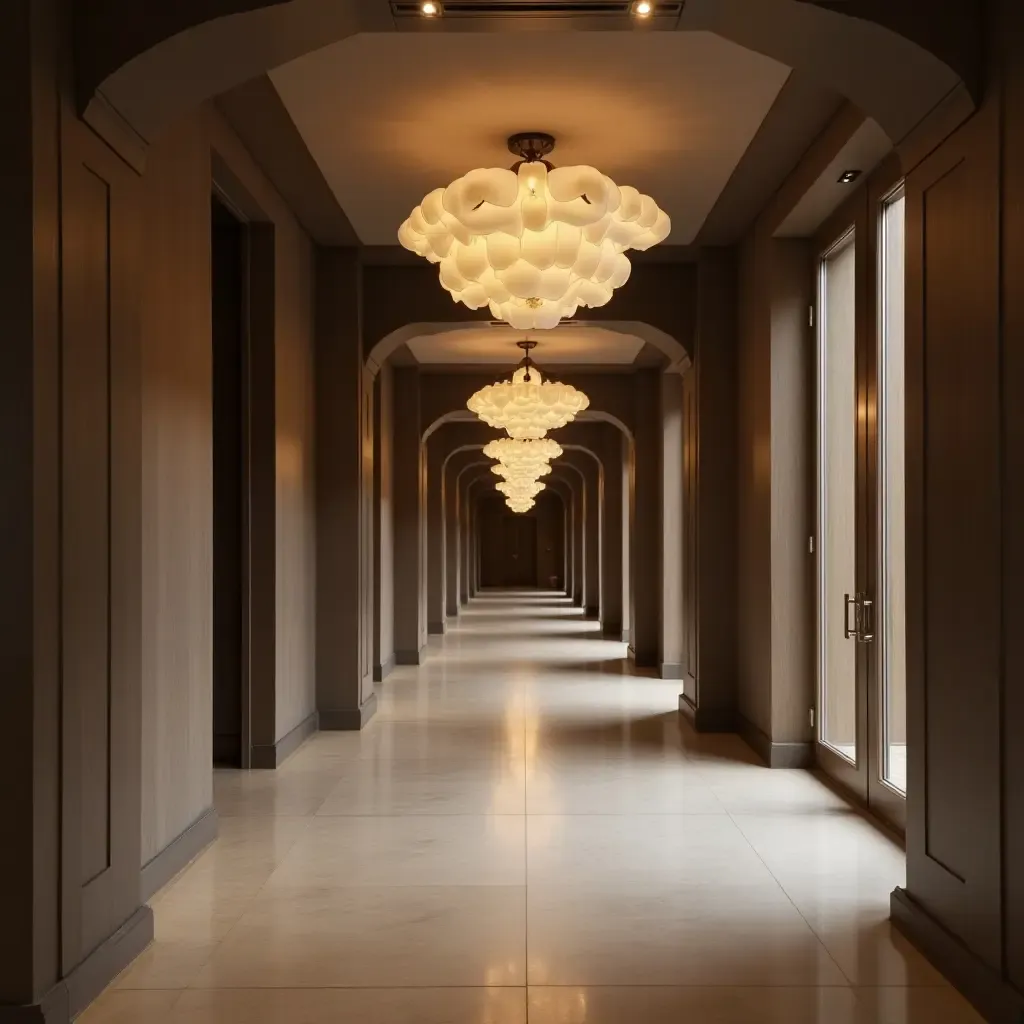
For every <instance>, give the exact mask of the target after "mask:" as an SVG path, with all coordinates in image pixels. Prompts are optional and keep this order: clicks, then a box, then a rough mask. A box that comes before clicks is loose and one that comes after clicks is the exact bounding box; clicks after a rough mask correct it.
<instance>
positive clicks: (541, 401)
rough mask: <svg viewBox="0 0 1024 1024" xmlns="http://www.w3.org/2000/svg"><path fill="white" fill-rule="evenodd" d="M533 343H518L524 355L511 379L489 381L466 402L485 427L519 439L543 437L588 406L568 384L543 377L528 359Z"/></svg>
mask: <svg viewBox="0 0 1024 1024" xmlns="http://www.w3.org/2000/svg"><path fill="white" fill-rule="evenodd" d="M536 344H537V343H536V342H535V341H521V342H519V347H520V348H522V349H524V350H525V351H526V357H525V358H524V359H523V361H522V362H521V363H520V365H519V368H518V369H517V370H516V372H515V373H514V374H513V375H512V379H511V380H505V381H498V382H497V383H495V384H488V385H487V387H485V388H481V390H479V391H477V392H476V394H474V395H473V396H472V397H471V398H470V399H469V401H468V402H467V403H466V408H467V409H469V411H470V412H472V413H476V415H477V416H479V417H480V419H482V420H483V421H484V423H486V424H487V425H488V426H491V427H497V428H498V429H499V430H502V429H503V430H505V431H506V432H507V433H508V436H509V437H512V438H516V439H520V440H526V439H532V440H536V439H539V438H542V437H544V435H545V434H546V433H547V432H548V431H549V430H557V429H558V428H559V427H564V426H565V425H566V424H567V423H570V422H571V421H572V420H574V419H575V418H576V416H577V415H578V414H579V413H581V412H583V410H584V409H586V408H587V407H588V406H589V405H590V399H589V398H587V396H586V395H585V394H583V392H582V391H577V390H576V388H574V387H573V386H572V385H571V384H560V383H559V382H558V381H550V380H548V381H546V380H544V378H543V377H542V376H541V373H540V371H539V370H538V369H537V367H536V366H535V365H534V364H533V362H532V361H531V360H530V349H532V348H534V347H535V346H536Z"/></svg>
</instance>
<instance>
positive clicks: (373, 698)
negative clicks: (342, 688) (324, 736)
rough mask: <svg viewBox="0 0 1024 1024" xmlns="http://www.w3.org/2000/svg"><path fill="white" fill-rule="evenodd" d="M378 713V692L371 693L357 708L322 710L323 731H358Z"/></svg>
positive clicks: (321, 727)
mask: <svg viewBox="0 0 1024 1024" xmlns="http://www.w3.org/2000/svg"><path fill="white" fill-rule="evenodd" d="M376 713H377V694H375V693H371V694H370V696H369V697H367V698H366V700H364V701H363V703H362V704H361V705H360V706H359V707H357V708H331V709H330V710H326V711H321V712H320V713H319V714H320V729H321V731H322V732H358V731H359V730H360V729H362V728H363V727H364V726H365V725H366V723H367V722H369V721H370V719H371V718H373V716H374V715H375V714H376Z"/></svg>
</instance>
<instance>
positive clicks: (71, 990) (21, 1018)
mask: <svg viewBox="0 0 1024 1024" xmlns="http://www.w3.org/2000/svg"><path fill="white" fill-rule="evenodd" d="M152 941H153V911H152V910H150V908H149V907H145V906H143V907H139V909H138V910H136V911H135V913H134V914H132V916H131V917H130V918H128V920H127V921H125V923H124V924H123V925H121V927H120V928H118V929H117V931H116V932H114V934H113V935H111V936H110V938H108V939H107V940H106V941H105V942H102V943H100V945H99V946H97V947H96V949H94V950H93V951H92V952H91V953H90V954H89V955H88V956H87V957H86V958H85V959H84V960H83V961H82V962H81V963H80V964H79V965H78V966H77V967H76V968H75V969H74V970H73V971H71V973H70V974H68V976H67V977H66V978H63V979H61V980H60V981H59V982H57V984H56V985H54V987H53V988H52V989H50V991H49V992H47V993H46V995H45V996H43V998H42V999H40V1000H39V1002H38V1003H32V1004H31V1005H29V1006H0V1024H71V1021H73V1020H74V1019H75V1018H76V1017H77V1016H78V1015H79V1014H80V1013H82V1012H83V1011H84V1010H85V1009H86V1007H88V1006H89V1004H90V1003H92V1002H93V1001H94V1000H95V999H96V998H97V997H98V996H99V995H100V994H101V993H102V992H103V990H104V989H105V988H106V987H107V986H108V985H109V984H110V983H111V982H112V981H113V980H114V979H115V978H116V977H117V976H118V975H119V974H120V973H121V972H122V971H123V970H124V969H125V968H126V967H127V966H128V965H129V964H130V963H131V962H132V961H133V960H134V959H135V958H136V957H137V956H138V955H139V954H140V953H141V952H142V951H143V950H144V949H145V948H146V947H147V946H148V945H149V944H150V943H151V942H152Z"/></svg>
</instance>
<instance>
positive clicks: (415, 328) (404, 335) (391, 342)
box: [366, 319, 691, 376]
mask: <svg viewBox="0 0 1024 1024" xmlns="http://www.w3.org/2000/svg"><path fill="white" fill-rule="evenodd" d="M488 322H489V321H486V320H484V321H481V320H479V319H475V320H468V321H466V322H464V323H452V322H444V323H409V324H405V325H404V326H403V327H399V328H397V329H396V330H394V331H391V332H390V333H388V334H386V335H385V336H384V337H383V338H381V339H380V340H379V341H377V342H376V343H375V344H374V346H373V347H372V348H371V349H370V351H369V352H368V353H367V356H366V366H367V369H369V370H370V372H371V373H372V374H374V375H376V374H377V373H378V372H379V371H380V368H381V366H383V365H384V363H385V362H386V361H387V359H388V358H389V357H390V356H392V355H393V354H394V353H395V352H396V351H397V350H398V349H399V348H401V347H402V346H403V345H405V344H407V343H408V342H410V341H412V340H413V339H415V338H423V337H431V336H434V335H445V334H450V333H457V332H459V331H466V332H469V331H479V330H480V328H481V327H482V326H486V325H487V323H488ZM574 323H576V324H581V325H589V324H591V323H592V324H593V326H595V327H600V328H601V329H602V330H604V331H608V332H610V333H612V334H621V335H622V336H623V337H624V338H636V339H639V340H640V341H641V342H644V343H645V344H648V345H652V346H653V347H654V348H656V349H658V351H659V352H661V353H662V355H664V357H665V359H666V367H665V369H666V372H669V373H685V372H686V370H687V369H688V368H689V367H690V364H691V359H690V354H689V353H688V352H687V350H686V347H685V346H684V345H683V344H682V343H681V342H680V341H678V340H677V339H676V338H675V337H673V336H672V335H671V334H669V333H668V332H667V331H664V330H662V329H661V328H660V327H657V326H655V325H654V324H649V323H645V322H644V321H642V320H599V321H590V320H585V319H580V320H577V321H574ZM573 329H574V328H568V330H573ZM554 330H555V331H559V330H566V328H558V327H556V328H554ZM546 333H547V334H551V333H552V332H546ZM581 368H582V369H583V370H586V365H585V364H583V365H582V367H581ZM504 369H505V368H504V367H500V366H498V365H496V366H495V373H496V375H498V376H500V375H501V373H502V372H503V370H504ZM623 369H628V367H627V366H624V367H623Z"/></svg>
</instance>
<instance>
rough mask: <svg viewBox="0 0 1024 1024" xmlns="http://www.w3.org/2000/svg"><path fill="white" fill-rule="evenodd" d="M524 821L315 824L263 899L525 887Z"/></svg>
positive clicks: (418, 818)
mask: <svg viewBox="0 0 1024 1024" xmlns="http://www.w3.org/2000/svg"><path fill="white" fill-rule="evenodd" d="M525 842H526V823H525V821H524V819H523V817H522V815H515V816H511V815H505V816H479V817H471V816H468V815H461V816H460V815H454V816H451V815H450V816H443V817H428V816H426V815H407V816H405V817H380V816H372V815H371V816H367V817H344V818H317V819H316V820H315V821H314V822H313V823H312V825H311V827H310V829H309V831H308V832H307V833H306V834H305V835H304V836H303V837H302V838H301V839H300V840H299V841H298V842H297V843H296V844H295V846H294V847H293V848H292V851H291V852H290V853H289V854H288V856H287V857H286V858H285V859H284V861H283V863H282V864H281V866H280V867H279V868H278V869H277V870H276V871H275V872H274V874H273V875H272V876H271V877H270V879H269V880H268V882H267V884H266V886H265V888H264V890H263V891H264V894H267V895H270V894H277V893H284V892H286V891H303V890H309V889H318V888H324V889H330V888H336V887H338V886H349V885H371V886H383V885H396V886H399V885H401V886H405V885H413V886H422V885H498V886H503V885H515V886H520V885H524V884H525V882H526V877H525V875H526V872H525V863H524V857H523V849H524V844H525Z"/></svg>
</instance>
